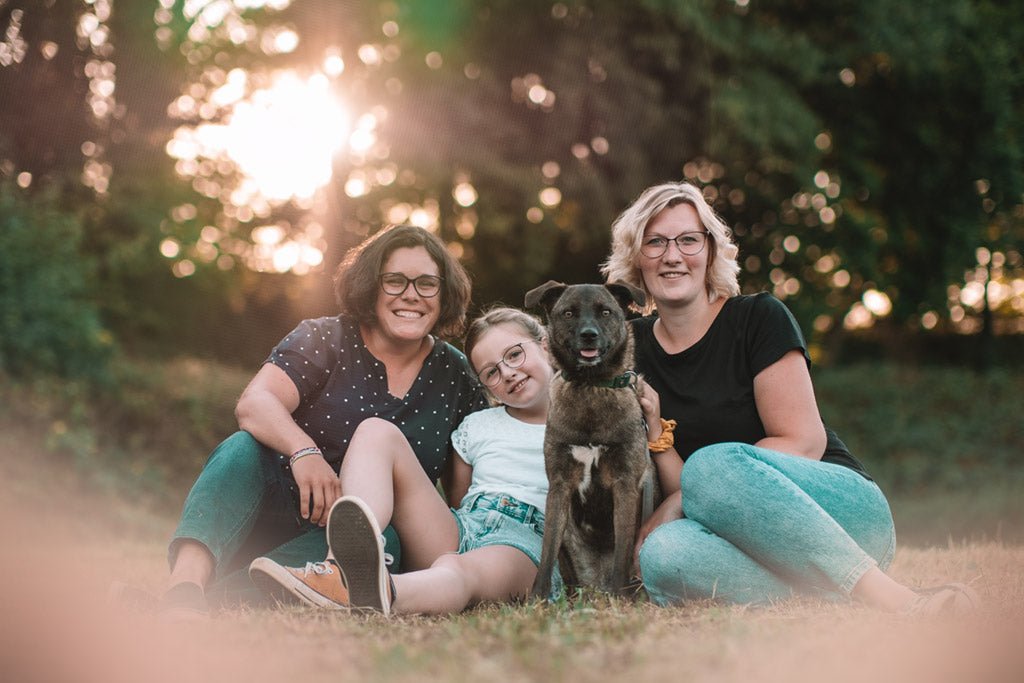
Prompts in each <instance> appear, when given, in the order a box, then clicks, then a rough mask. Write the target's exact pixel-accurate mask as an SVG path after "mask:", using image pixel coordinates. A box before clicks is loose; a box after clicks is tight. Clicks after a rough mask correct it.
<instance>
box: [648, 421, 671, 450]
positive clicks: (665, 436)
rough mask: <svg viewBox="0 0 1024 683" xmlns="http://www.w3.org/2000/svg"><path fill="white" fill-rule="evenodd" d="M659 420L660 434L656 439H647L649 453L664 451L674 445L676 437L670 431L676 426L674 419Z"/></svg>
mask: <svg viewBox="0 0 1024 683" xmlns="http://www.w3.org/2000/svg"><path fill="white" fill-rule="evenodd" d="M658 419H659V420H661V436H659V437H658V440H657V441H648V442H647V448H648V449H650V451H651V453H664V452H665V451H667V450H668V449H670V448H672V446H673V445H675V442H676V437H675V435H674V434H673V433H672V431H673V430H674V429H675V428H676V421H675V420H663V419H662V418H660V417H659V418H658Z"/></svg>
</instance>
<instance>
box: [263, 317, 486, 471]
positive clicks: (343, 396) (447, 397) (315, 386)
mask: <svg viewBox="0 0 1024 683" xmlns="http://www.w3.org/2000/svg"><path fill="white" fill-rule="evenodd" d="M266 362H268V363H273V364H274V365H276V366H278V367H279V368H281V369H282V370H284V371H285V372H286V373H287V374H288V376H289V377H291V379H292V381H293V382H295V386H296V387H297V388H298V390H299V407H298V408H296V409H295V412H294V413H292V417H293V418H294V419H295V422H296V423H297V424H298V425H299V426H300V427H302V429H303V430H305V432H306V433H307V434H309V435H310V436H311V437H312V438H313V440H314V441H315V442H316V444H317V445H318V446H319V447H320V449H321V450H322V451H323V452H324V457H325V458H326V459H327V461H328V462H329V463H331V465H332V466H334V467H335V469H337V467H338V466H339V465H340V464H341V459H342V458H343V457H344V455H345V451H346V449H347V448H348V444H349V441H351V439H352V434H353V433H354V432H355V429H356V427H357V426H358V425H359V423H360V422H362V421H363V420H365V419H366V418H369V417H379V418H382V419H385V420H388V421H390V422H393V423H394V424H395V425H397V426H398V428H399V429H400V430H401V431H402V433H403V434H405V436H406V438H407V439H408V440H409V444H410V445H411V446H412V450H413V451H414V452H415V453H416V457H417V458H419V461H420V463H421V464H422V465H423V469H424V471H425V472H426V473H427V474H428V475H429V476H430V477H431V478H432V479H434V480H436V479H437V478H438V477H439V476H440V475H441V468H442V466H443V465H444V461H445V459H446V458H447V456H448V453H449V448H450V441H449V438H450V436H451V433H452V432H453V431H454V430H455V428H456V427H458V425H459V423H460V422H462V418H464V417H465V416H466V415H468V414H469V413H471V412H473V411H476V410H480V409H481V408H485V407H487V402H486V400H485V399H484V396H483V394H482V392H481V391H480V389H479V383H478V382H477V381H476V378H475V377H474V376H473V373H472V371H471V370H470V369H469V363H468V362H467V361H466V357H465V355H463V354H462V352H460V351H459V350H458V349H456V348H455V347H454V346H452V345H451V344H448V343H447V342H443V341H440V340H438V341H436V342H435V343H434V348H433V349H432V350H431V352H430V354H429V355H428V356H427V359H426V360H425V361H424V363H423V368H422V369H421V370H420V373H419V375H417V377H416V380H415V381H414V382H413V384H412V387H411V388H410V389H409V393H408V394H406V395H405V396H404V397H403V398H397V397H395V396H392V395H391V394H390V393H389V392H388V381H387V371H386V370H385V369H384V364H383V363H381V362H380V361H379V360H377V359H376V358H375V357H374V356H373V355H372V354H371V353H370V351H369V349H367V348H366V344H364V343H363V338H362V335H361V334H360V332H359V324H358V323H357V322H356V321H355V320H354V319H352V318H350V317H349V316H345V315H340V316H332V317H326V318H317V319H314V320H304V321H302V322H301V323H300V324H299V326H298V327H296V328H295V329H294V330H293V331H292V332H291V333H290V334H289V335H288V336H287V337H285V338H284V339H283V340H282V341H281V343H280V344H278V345H277V346H276V347H275V348H274V350H273V351H272V352H271V354H270V357H269V358H268V359H267V361H266Z"/></svg>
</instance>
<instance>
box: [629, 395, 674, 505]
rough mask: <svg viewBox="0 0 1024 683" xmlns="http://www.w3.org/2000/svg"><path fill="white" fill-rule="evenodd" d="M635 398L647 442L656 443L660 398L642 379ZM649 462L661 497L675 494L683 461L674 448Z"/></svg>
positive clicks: (659, 429) (658, 431) (659, 432)
mask: <svg viewBox="0 0 1024 683" xmlns="http://www.w3.org/2000/svg"><path fill="white" fill-rule="evenodd" d="M637 398H638V399H639V400H640V409H641V410H642V411H643V413H644V420H645V421H646V422H647V440H648V441H657V440H658V438H659V437H660V436H661V431H662V429H661V397H660V396H658V392H657V391H655V390H654V388H653V387H652V386H651V385H650V384H648V383H647V382H645V381H644V380H643V379H641V380H640V383H639V385H638V387H637ZM651 460H652V461H653V462H654V467H655V469H657V470H658V485H659V486H660V487H661V493H662V495H663V496H668V495H669V494H672V493H675V492H676V491H678V490H679V475H680V474H681V473H682V471H683V459H682V458H680V457H679V453H678V452H677V451H676V449H675V448H669V449H668V450H666V451H662V452H661V453H652V454H651Z"/></svg>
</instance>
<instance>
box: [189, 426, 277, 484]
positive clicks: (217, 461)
mask: <svg viewBox="0 0 1024 683" xmlns="http://www.w3.org/2000/svg"><path fill="white" fill-rule="evenodd" d="M269 451H270V449H268V448H267V447H266V446H264V445H263V444H261V443H260V442H259V441H257V440H256V439H255V437H253V435H252V434H250V433H249V432H245V431H237V432H235V433H234V434H232V435H231V436H229V437H228V438H226V439H224V440H223V441H221V442H220V444H219V445H218V446H217V447H216V448H215V449H214V450H213V453H211V454H210V458H209V459H208V460H207V461H206V466H205V467H204V472H205V471H207V470H211V471H218V472H229V473H233V474H236V475H238V476H244V475H242V473H243V472H250V473H252V474H253V475H256V474H258V473H260V472H262V470H263V465H264V460H265V458H267V457H269V456H270V455H271V453H270V452H269Z"/></svg>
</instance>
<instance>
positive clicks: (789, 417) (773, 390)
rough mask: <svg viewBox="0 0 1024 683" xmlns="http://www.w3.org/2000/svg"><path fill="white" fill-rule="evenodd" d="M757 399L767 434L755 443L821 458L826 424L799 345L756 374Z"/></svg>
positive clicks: (813, 458)
mask: <svg viewBox="0 0 1024 683" xmlns="http://www.w3.org/2000/svg"><path fill="white" fill-rule="evenodd" d="M754 402H755V403H756V404H757V412H758V414H759V415H760V416H761V423H762V424H763V425H764V431H765V435H766V436H765V438H763V439H761V440H760V441H758V442H757V443H756V444H755V445H756V446H760V447H762V448H768V449H771V450H773V451H779V452H780V453H789V454H791V455H798V456H801V457H804V458H810V459H812V460H820V459H821V456H822V454H823V453H824V451H825V442H826V437H825V426H824V425H823V424H822V422H821V415H820V414H819V413H818V404H817V401H816V400H815V398H814V387H813V386H812V384H811V373H810V372H809V371H808V369H807V362H806V361H805V360H804V356H803V353H801V351H800V350H799V349H793V350H792V351H789V352H788V353H786V355H784V356H783V357H782V358H780V359H779V360H777V361H775V362H774V363H772V364H771V365H769V366H768V367H766V368H765V369H764V370H762V371H761V372H759V373H757V376H756V377H754Z"/></svg>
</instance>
